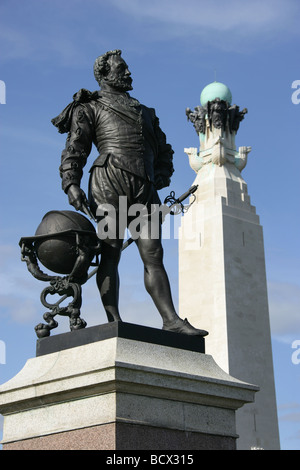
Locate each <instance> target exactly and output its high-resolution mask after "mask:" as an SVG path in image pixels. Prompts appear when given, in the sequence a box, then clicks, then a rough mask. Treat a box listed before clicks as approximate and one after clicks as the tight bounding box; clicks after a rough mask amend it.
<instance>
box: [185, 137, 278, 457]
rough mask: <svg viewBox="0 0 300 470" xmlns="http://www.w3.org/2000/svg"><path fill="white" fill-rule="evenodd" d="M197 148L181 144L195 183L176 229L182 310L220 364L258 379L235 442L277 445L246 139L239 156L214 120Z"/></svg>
mask: <svg viewBox="0 0 300 470" xmlns="http://www.w3.org/2000/svg"><path fill="white" fill-rule="evenodd" d="M218 139H219V140H218ZM201 149H202V150H200V152H199V154H198V153H197V152H196V151H195V149H185V151H186V153H187V154H188V156H189V159H190V163H191V166H192V168H193V169H194V170H195V172H196V173H197V176H196V179H195V181H194V182H193V184H197V185H198V189H197V191H196V193H195V195H196V202H195V203H194V204H193V205H192V206H191V208H190V209H189V211H188V212H187V213H186V214H185V215H184V217H183V218H182V225H181V228H180V233H179V313H180V316H181V317H187V318H188V319H189V321H190V322H191V323H192V324H193V325H194V326H196V327H198V328H201V329H205V330H207V331H209V336H208V337H207V338H206V352H207V353H208V354H211V355H212V356H213V358H214V359H215V361H216V362H217V363H218V365H219V366H220V367H221V368H222V369H223V370H225V371H226V372H228V373H229V374H230V375H232V376H234V377H237V378H239V379H241V380H245V381H247V382H250V383H255V384H257V385H258V386H259V387H260V392H259V393H257V395H256V400H255V404H253V405H247V406H245V407H243V408H242V409H241V410H240V411H239V412H238V413H237V429H238V433H239V434H240V436H241V437H240V439H239V440H238V446H239V448H241V449H243V448H246V449H249V448H251V447H253V446H254V447H263V448H265V449H278V448H279V432H278V420H277V408H276V397H275V386H274V374H273V360H272V348H271V336H270V325H269V311H268V296H267V283H266V272H265V255H264V242H263V231H262V227H261V225H260V221H259V217H258V215H257V214H256V210H255V207H254V206H252V205H251V203H250V198H249V195H248V191H247V185H246V182H245V181H244V179H243V178H242V175H241V173H240V170H241V169H242V168H243V167H244V166H245V163H246V161H247V160H246V159H247V155H248V153H249V151H250V147H241V148H240V151H239V155H238V156H237V154H236V151H235V135H234V134H232V135H229V134H228V132H224V131H223V130H221V129H214V128H213V132H212V133H208V135H207V136H206V139H205V141H203V142H201ZM217 157H218V158H217ZM214 162H215V163H214Z"/></svg>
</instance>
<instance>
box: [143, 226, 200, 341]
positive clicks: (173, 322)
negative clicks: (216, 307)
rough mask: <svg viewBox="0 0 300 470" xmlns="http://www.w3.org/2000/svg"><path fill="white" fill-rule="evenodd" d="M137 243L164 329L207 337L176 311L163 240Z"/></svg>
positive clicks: (147, 239) (149, 239)
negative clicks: (165, 262)
mask: <svg viewBox="0 0 300 470" xmlns="http://www.w3.org/2000/svg"><path fill="white" fill-rule="evenodd" d="M149 225H150V224H148V226H149ZM136 243H137V246H138V249H139V252H140V255H141V258H142V261H143V263H144V280H145V287H146V290H147V292H148V293H149V294H150V296H151V297H152V299H153V301H154V303H155V306H156V308H157V310H158V311H159V313H160V315H161V317H162V320H163V329H164V330H168V331H172V332H176V333H183V334H188V335H199V336H206V335H207V331H205V330H199V329H197V328H194V327H193V326H192V325H190V323H189V322H188V321H187V319H185V320H182V319H181V318H180V317H179V316H178V315H177V313H176V311H175V307H174V304H173V300H172V294H171V288H170V283H169V279H168V275H167V273H166V270H165V268H164V264H163V247H162V244H161V238H158V239H151V237H150V236H148V237H147V238H145V237H144V236H141V237H140V238H138V239H137V241H136Z"/></svg>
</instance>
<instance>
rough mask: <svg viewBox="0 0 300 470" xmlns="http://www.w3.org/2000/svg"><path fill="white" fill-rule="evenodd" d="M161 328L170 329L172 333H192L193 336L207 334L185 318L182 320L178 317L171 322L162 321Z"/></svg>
mask: <svg viewBox="0 0 300 470" xmlns="http://www.w3.org/2000/svg"><path fill="white" fill-rule="evenodd" d="M162 329H163V330H165V331H172V332H174V333H182V334H185V335H194V336H207V335H208V331H206V330H199V329H198V328H194V327H193V326H192V325H191V324H190V323H189V322H188V320H187V319H186V318H185V319H184V320H182V319H181V318H179V317H178V318H176V319H175V320H173V321H171V322H168V323H167V322H164V325H163V328H162Z"/></svg>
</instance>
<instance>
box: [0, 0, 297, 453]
mask: <svg viewBox="0 0 300 470" xmlns="http://www.w3.org/2000/svg"><path fill="white" fill-rule="evenodd" d="M299 20H300V4H299V1H298V0H264V1H263V2H262V1H258V0H248V1H243V0H227V1H226V2H224V1H222V0H212V1H210V2H207V1H202V0H184V1H182V0H159V1H158V0H152V1H151V2H145V1H141V0H140V1H139V0H108V1H106V0H84V1H82V0H72V1H71V0H64V2H61V1H57V0H51V1H50V0H49V1H48V0H26V1H24V0H1V4H0V50H1V53H0V80H3V81H4V82H5V84H6V104H0V152H1V153H0V191H1V195H0V252H1V255H0V260H1V262H0V277H1V282H0V295H1V297H0V341H2V342H4V343H5V347H6V361H5V364H1V360H0V383H3V382H5V381H6V380H8V379H9V378H11V377H13V376H14V375H15V374H16V373H17V372H18V371H19V370H20V369H21V368H22V367H23V365H24V364H25V362H26V360H27V359H28V358H30V357H33V356H34V355H35V342H36V336H35V333H34V326H35V325H36V324H37V323H39V322H40V321H41V319H42V314H43V313H44V309H43V307H42V305H41V304H40V301H39V295H40V292H41V290H42V289H43V288H44V287H45V286H44V284H43V283H40V282H39V281H37V280H35V279H33V278H32V276H31V275H30V274H29V273H28V271H27V269H26V265H25V264H24V263H22V262H21V261H20V251H19V246H18V243H19V240H20V238H21V237H22V236H30V235H33V234H34V232H35V230H36V228H37V226H38V224H39V222H40V221H41V219H42V217H43V215H44V214H45V213H46V212H47V211H49V210H52V209H68V208H69V206H68V203H67V199H66V196H65V195H64V193H63V192H62V190H61V188H60V178H59V175H58V166H59V161H60V154H61V150H62V148H63V147H64V143H65V136H62V135H60V134H58V133H57V131H56V129H55V128H54V127H53V126H52V124H51V122H50V121H51V119H52V118H53V117H54V116H56V115H57V114H58V113H59V112H60V111H61V110H62V109H63V108H64V107H65V106H66V105H67V104H68V103H69V102H70V101H71V100H72V95H73V93H75V92H76V91H78V90H79V89H80V88H87V89H90V90H96V89H97V83H96V81H95V79H94V77H93V63H94V60H95V58H96V57H97V56H99V55H101V54H102V53H104V52H105V51H107V50H110V49H116V48H119V49H122V51H123V57H124V58H125V60H126V61H127V63H128V64H129V67H130V70H131V72H132V77H133V87H134V89H133V91H132V93H131V94H132V96H135V97H136V98H138V99H139V100H140V101H141V102H143V103H144V104H146V105H148V106H151V107H154V108H155V109H156V111H157V114H158V116H159V117H160V122H161V126H162V128H163V130H164V131H165V133H166V134H167V137H168V141H169V142H170V143H171V144H172V146H173V148H174V150H175V155H174V165H175V173H174V176H173V179H172V184H171V188H170V189H173V190H175V191H176V194H178V195H180V194H181V193H183V192H184V191H185V190H186V189H187V188H188V187H189V186H190V185H191V184H192V183H193V180H194V178H195V173H194V172H193V171H192V170H191V168H190V167H189V164H188V158H187V156H186V155H185V154H184V151H183V149H184V148H185V147H197V146H198V142H199V141H198V138H197V135H196V133H195V131H194V129H193V127H192V125H191V123H188V122H187V120H186V116H185V108H186V107H190V108H192V109H193V108H194V107H195V106H197V105H199V97H200V93H201V90H202V89H203V88H204V86H206V85H207V84H208V83H210V82H212V81H214V80H215V78H216V79H217V80H218V81H221V82H223V83H226V84H227V85H228V86H229V87H230V89H231V92H232V95H233V102H234V103H236V104H238V105H239V106H241V109H242V108H244V107H247V108H248V114H247V116H246V118H245V120H244V121H243V123H242V124H241V127H240V130H239V133H238V136H237V145H250V146H252V152H251V154H250V155H249V159H248V165H247V167H246V169H245V170H244V172H243V177H244V179H245V180H246V182H247V184H248V192H249V194H250V197H251V203H252V204H253V205H255V206H256V208H257V212H258V214H259V215H260V219H261V223H262V225H263V227H264V240H265V252H266V267H267V278H268V290H269V304H270V318H271V327H272V340H273V354H274V368H275V380H276V392H277V402H278V414H279V426H280V434H281V445H282V449H300V398H299V397H300V394H299V388H300V387H299V386H300V383H299V379H300V364H294V363H293V362H292V354H293V352H294V351H295V350H293V349H292V344H293V342H294V341H296V340H300V321H299V313H300V312H299V310H300V308H299V307H300V276H299V258H300V253H299V235H300V224H299V196H300V184H299V174H300V172H299V170H300V168H299V167H300V164H299V125H300V105H297V104H294V103H293V102H292V99H291V98H292V93H293V92H294V91H295V90H293V89H292V83H293V82H294V81H295V80H300V71H299V35H300V30H299ZM93 155H95V156H96V154H95V151H94V153H93V154H92V155H91V156H90V159H89V163H91V162H92V161H93V159H94V158H93ZM89 163H88V164H87V167H86V173H88V168H89ZM86 184H87V177H85V178H84V181H83V187H86V186H85V185H86ZM167 193H168V191H166V190H163V191H162V194H161V197H162V198H164V196H165V195H167ZM164 248H165V264H166V268H167V270H168V272H169V277H170V281H171V284H172V290H173V294H174V299H175V303H176V302H177V286H178V275H177V271H178V265H177V264H178V257H177V241H176V240H165V242H164ZM120 271H121V311H122V315H123V319H124V320H125V321H129V322H130V321H132V322H136V323H140V324H144V325H149V326H157V327H159V328H160V326H161V324H160V318H159V315H158V314H157V313H156V311H155V309H154V308H153V306H152V304H151V301H150V299H148V297H147V295H146V294H145V291H144V287H143V282H142V277H143V276H142V265H141V262H140V260H139V258H138V257H137V254H136V252H135V247H134V246H131V247H130V248H128V250H126V252H124V256H123V258H122V262H121V267H120ZM93 281H94V280H90V281H89V283H88V284H86V285H85V286H84V299H83V308H82V316H83V318H85V319H86V321H87V322H88V325H89V326H91V325H93V324H100V323H104V322H105V321H106V318H105V314H104V312H103V309H102V306H101V303H100V301H99V298H98V292H97V289H96V287H95V282H93ZM63 331H68V325H67V321H66V322H64V319H63V318H62V319H61V322H60V326H59V328H58V329H57V330H56V331H55V333H57V332H63ZM55 333H54V332H53V334H55ZM299 357H300V355H299ZM0 359H1V358H0ZM2 362H4V361H3V360H2ZM0 423H1V418H0Z"/></svg>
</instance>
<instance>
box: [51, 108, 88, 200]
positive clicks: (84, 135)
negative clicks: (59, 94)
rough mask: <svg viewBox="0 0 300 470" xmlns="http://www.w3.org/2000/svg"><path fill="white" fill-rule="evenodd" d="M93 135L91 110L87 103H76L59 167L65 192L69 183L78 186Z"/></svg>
mask: <svg viewBox="0 0 300 470" xmlns="http://www.w3.org/2000/svg"><path fill="white" fill-rule="evenodd" d="M93 136H94V126H93V119H92V116H91V112H90V110H89V109H88V108H87V105H78V106H77V107H76V108H75V110H74V112H73V115H72V121H71V126H70V131H69V133H68V137H67V141H66V146H65V148H64V150H63V151H62V155H61V165H60V167H59V172H60V177H61V179H62V189H63V190H64V191H65V193H67V194H68V191H69V188H70V186H71V185H76V186H78V187H80V181H81V178H82V174H83V167H84V166H85V164H86V160H87V157H88V156H89V154H90V152H91V149H92V144H93Z"/></svg>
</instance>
